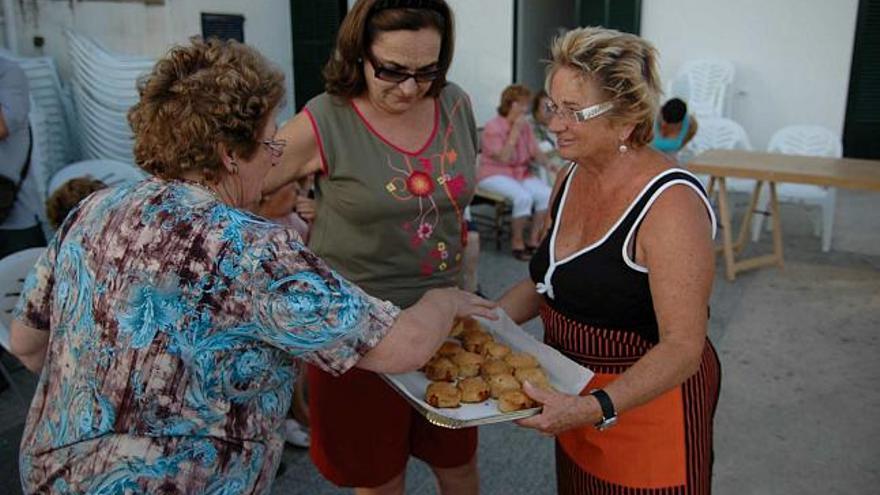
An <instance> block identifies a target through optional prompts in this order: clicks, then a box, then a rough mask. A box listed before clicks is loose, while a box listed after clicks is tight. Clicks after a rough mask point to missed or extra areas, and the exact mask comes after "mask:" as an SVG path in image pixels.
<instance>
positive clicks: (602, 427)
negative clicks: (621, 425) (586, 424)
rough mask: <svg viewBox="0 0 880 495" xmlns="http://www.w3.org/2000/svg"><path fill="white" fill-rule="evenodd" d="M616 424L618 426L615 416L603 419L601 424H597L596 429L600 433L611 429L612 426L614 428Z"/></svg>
mask: <svg viewBox="0 0 880 495" xmlns="http://www.w3.org/2000/svg"><path fill="white" fill-rule="evenodd" d="M616 424H617V416H614V417H612V418H609V419H603V420H602V421H601V422H599V423H597V424H596V429H597V430H599V431H605V430H607V429H608V428H611V427H612V426H614V425H616Z"/></svg>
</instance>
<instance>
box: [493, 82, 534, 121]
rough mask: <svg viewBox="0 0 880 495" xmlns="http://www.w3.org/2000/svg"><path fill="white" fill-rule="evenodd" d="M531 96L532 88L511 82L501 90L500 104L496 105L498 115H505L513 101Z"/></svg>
mask: <svg viewBox="0 0 880 495" xmlns="http://www.w3.org/2000/svg"><path fill="white" fill-rule="evenodd" d="M531 96H532V90H530V89H529V88H527V87H525V86H523V85H522V84H511V85H510V86H508V87H506V88H504V91H502V92H501V104H500V105H498V115H500V116H502V117H507V114H509V113H510V107H511V106H512V105H513V102H515V101H518V100H520V99H523V98H531Z"/></svg>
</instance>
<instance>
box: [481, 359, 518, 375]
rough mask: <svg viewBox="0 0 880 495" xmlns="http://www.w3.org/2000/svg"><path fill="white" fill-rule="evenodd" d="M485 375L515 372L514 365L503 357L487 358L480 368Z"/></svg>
mask: <svg viewBox="0 0 880 495" xmlns="http://www.w3.org/2000/svg"><path fill="white" fill-rule="evenodd" d="M480 373H481V374H482V375H483V376H492V375H504V374H511V373H513V366H511V365H509V364H507V363H505V362H504V360H502V359H486V361H484V362H483V366H482V367H481V368H480Z"/></svg>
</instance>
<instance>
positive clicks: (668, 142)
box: [651, 115, 691, 153]
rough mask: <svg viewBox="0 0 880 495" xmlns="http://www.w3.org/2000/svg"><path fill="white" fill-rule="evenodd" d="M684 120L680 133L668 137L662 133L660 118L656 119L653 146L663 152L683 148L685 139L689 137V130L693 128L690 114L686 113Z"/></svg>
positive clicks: (671, 151)
mask: <svg viewBox="0 0 880 495" xmlns="http://www.w3.org/2000/svg"><path fill="white" fill-rule="evenodd" d="M683 122H684V123H683V124H682V125H681V130H679V132H678V135H676V136H675V137H671V138H667V137H663V136H662V135H660V123H659V120H655V121H654V140H653V141H651V147H653V148H654V149H655V150H657V151H660V152H663V153H677V152H678V151H679V150H681V148H682V146H684V139H685V138H686V137H687V134H688V131H689V130H690V128H691V117H690V115H685V116H684V121H683Z"/></svg>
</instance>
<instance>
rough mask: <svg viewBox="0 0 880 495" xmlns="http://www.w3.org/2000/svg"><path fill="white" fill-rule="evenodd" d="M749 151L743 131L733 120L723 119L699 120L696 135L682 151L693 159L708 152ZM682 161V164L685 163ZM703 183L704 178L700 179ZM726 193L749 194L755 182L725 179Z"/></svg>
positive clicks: (749, 145) (749, 144) (747, 138)
mask: <svg viewBox="0 0 880 495" xmlns="http://www.w3.org/2000/svg"><path fill="white" fill-rule="evenodd" d="M719 149H720V150H751V149H752V144H751V142H750V141H749V136H748V134H746V131H745V129H743V127H742V126H741V125H739V124H738V123H736V122H734V121H733V120H730V119H726V118H724V117H715V118H705V119H700V121H699V126H698V127H697V133H696V134H695V135H694V138H693V139H691V141H690V142H689V143H688V145H687V146H686V147H685V149H684V150H683V151H684V153H685V154H686V155H687V156H688V157H694V156H696V155H698V154H700V153H702V152H704V151H708V150H719ZM685 161H686V160H685V159H682V162H685ZM701 179H703V181H704V183H705V182H706V179H705V177H702V178H701ZM725 182H726V183H727V190H728V191H735V192H747V193H751V192H752V190H753V189H754V186H755V181H753V180H750V179H727V180H725Z"/></svg>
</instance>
